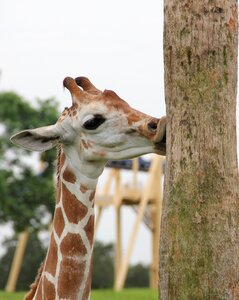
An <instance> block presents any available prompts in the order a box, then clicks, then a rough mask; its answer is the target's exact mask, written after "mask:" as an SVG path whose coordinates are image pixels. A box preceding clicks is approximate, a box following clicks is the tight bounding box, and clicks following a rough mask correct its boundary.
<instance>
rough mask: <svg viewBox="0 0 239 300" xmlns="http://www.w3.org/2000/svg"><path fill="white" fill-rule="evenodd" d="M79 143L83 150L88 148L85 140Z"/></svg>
mask: <svg viewBox="0 0 239 300" xmlns="http://www.w3.org/2000/svg"><path fill="white" fill-rule="evenodd" d="M81 143H82V145H83V147H84V148H85V149H88V148H89V146H88V143H87V142H86V141H85V140H81Z"/></svg>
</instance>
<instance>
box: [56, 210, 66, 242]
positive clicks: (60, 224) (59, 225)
mask: <svg viewBox="0 0 239 300" xmlns="http://www.w3.org/2000/svg"><path fill="white" fill-rule="evenodd" d="M53 226H54V228H55V231H56V233H57V235H58V237H60V236H61V234H62V231H63V229H64V227H65V221H64V218H63V214H62V211H61V208H60V207H58V208H57V209H56V211H55V216H54V224H53Z"/></svg>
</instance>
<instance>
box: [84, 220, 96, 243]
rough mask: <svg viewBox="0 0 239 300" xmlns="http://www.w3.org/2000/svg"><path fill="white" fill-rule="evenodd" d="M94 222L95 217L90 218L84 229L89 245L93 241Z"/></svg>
mask: <svg viewBox="0 0 239 300" xmlns="http://www.w3.org/2000/svg"><path fill="white" fill-rule="evenodd" d="M94 221H95V217H94V216H90V218H89V220H88V222H87V224H86V226H85V227H84V229H85V233H86V235H87V238H88V240H89V242H90V245H92V244H93V239H94Z"/></svg>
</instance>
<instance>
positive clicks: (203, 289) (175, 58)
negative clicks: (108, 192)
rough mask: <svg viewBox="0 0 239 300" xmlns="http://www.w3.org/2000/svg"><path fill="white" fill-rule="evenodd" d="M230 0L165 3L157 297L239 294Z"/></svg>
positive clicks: (233, 20) (238, 194)
mask: <svg viewBox="0 0 239 300" xmlns="http://www.w3.org/2000/svg"><path fill="white" fill-rule="evenodd" d="M237 26H238V25H237V1H236V0H224V1H222V0H221V1H220V0H197V1H192V0H191V1H190V0H165V32H164V34H165V36H164V59H165V90H166V107H167V116H168V127H167V168H166V180H165V182H166V183H165V197H164V204H163V216H162V227H161V243H160V245H161V250H160V283H159V298H160V299H163V300H165V299H177V300H184V299H185V300H192V299H213V300H214V299H233V300H235V299H239V179H238V167H237V155H236V85H237V34H238V31H237Z"/></svg>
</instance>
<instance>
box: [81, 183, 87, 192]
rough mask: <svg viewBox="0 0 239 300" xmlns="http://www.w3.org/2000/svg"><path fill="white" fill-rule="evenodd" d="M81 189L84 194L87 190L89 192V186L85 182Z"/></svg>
mask: <svg viewBox="0 0 239 300" xmlns="http://www.w3.org/2000/svg"><path fill="white" fill-rule="evenodd" d="M80 191H81V192H82V193H83V194H84V193H85V192H87V191H88V188H87V186H86V185H84V184H81V185H80Z"/></svg>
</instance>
